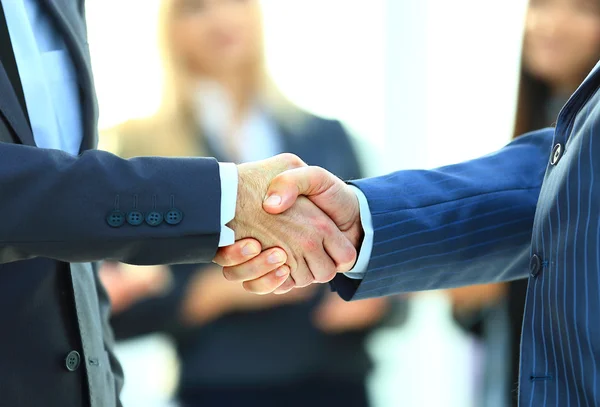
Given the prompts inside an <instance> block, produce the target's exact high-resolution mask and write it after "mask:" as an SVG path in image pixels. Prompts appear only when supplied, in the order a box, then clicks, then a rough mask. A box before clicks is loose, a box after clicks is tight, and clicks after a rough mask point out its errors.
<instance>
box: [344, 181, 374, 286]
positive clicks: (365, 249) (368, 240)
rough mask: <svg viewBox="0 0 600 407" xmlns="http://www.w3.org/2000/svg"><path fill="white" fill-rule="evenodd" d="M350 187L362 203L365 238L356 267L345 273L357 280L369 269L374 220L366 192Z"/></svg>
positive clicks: (361, 215) (361, 210)
mask: <svg viewBox="0 0 600 407" xmlns="http://www.w3.org/2000/svg"><path fill="white" fill-rule="evenodd" d="M350 188H352V191H354V193H355V194H356V197H357V198H358V202H359V205H360V222H361V223H362V227H363V231H364V238H363V242H362V245H361V247H360V251H359V252H358V260H357V261H356V264H355V265H354V268H353V269H352V270H350V271H348V272H346V273H344V275H345V276H346V277H348V278H352V279H355V280H362V278H363V277H364V276H365V273H366V271H367V266H368V265H369V259H370V258H371V251H372V250H373V220H372V219H371V211H370V209H369V202H368V201H367V197H366V196H365V194H363V192H362V191H361V190H360V189H358V188H356V187H355V186H353V185H350Z"/></svg>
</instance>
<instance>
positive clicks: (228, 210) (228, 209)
mask: <svg viewBox="0 0 600 407" xmlns="http://www.w3.org/2000/svg"><path fill="white" fill-rule="evenodd" d="M219 176H220V177H221V234H220V236H219V247H222V246H229V245H232V244H234V243H235V233H234V231H233V230H231V229H230V228H228V227H227V226H225V225H227V224H228V223H229V222H231V221H232V220H233V218H234V216H235V205H236V202H237V191H238V171H237V166H236V165H235V164H233V163H219Z"/></svg>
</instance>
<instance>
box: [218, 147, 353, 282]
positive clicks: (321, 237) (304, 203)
mask: <svg viewBox="0 0 600 407" xmlns="http://www.w3.org/2000/svg"><path fill="white" fill-rule="evenodd" d="M290 156H291V155H289V154H286V155H282V156H277V157H274V158H273V159H271V160H274V161H273V162H271V163H268V161H269V160H265V161H264V162H262V163H263V166H265V165H266V167H267V169H265V168H263V169H262V170H261V169H259V170H258V171H256V169H255V167H251V168H250V169H251V170H252V171H251V173H253V176H252V177H251V178H250V179H246V178H245V177H247V176H248V173H247V172H246V170H245V169H244V168H243V167H242V166H240V187H239V191H240V193H241V195H244V194H245V192H242V191H243V190H244V188H246V187H247V185H248V184H250V183H251V182H252V180H254V181H256V180H259V186H258V188H256V185H255V188H254V189H253V191H261V186H262V182H264V181H265V179H266V181H267V182H266V184H267V185H268V184H269V182H270V185H268V189H267V186H266V185H265V186H264V188H262V191H264V190H267V193H266V195H263V197H264V199H261V200H260V201H261V203H260V204H259V207H260V206H261V207H262V209H264V212H263V214H264V215H265V216H266V217H265V216H263V215H259V216H258V218H254V219H251V220H249V219H250V218H248V217H247V216H245V215H244V211H247V210H249V209H250V210H249V212H250V213H256V208H255V207H254V205H256V192H254V195H255V197H254V198H253V199H252V200H251V202H252V204H250V205H247V204H245V203H244V202H243V201H241V200H240V199H243V198H241V197H240V199H239V200H238V210H239V211H238V212H239V213H236V219H235V220H234V222H232V225H231V226H232V227H233V228H234V230H235V231H236V238H239V237H247V236H254V237H256V238H257V239H258V240H259V241H260V242H261V243H262V245H263V248H264V247H267V248H269V252H268V254H267V252H263V253H261V254H260V255H259V256H258V257H257V258H262V259H263V260H252V261H251V262H243V263H241V262H238V263H235V262H231V261H229V262H225V261H223V260H221V261H219V259H217V260H216V262H217V263H219V264H221V265H223V266H225V267H224V274H225V276H226V277H227V278H228V279H230V280H235V281H242V282H243V284H244V287H245V288H246V290H248V291H251V292H255V293H259V294H264V293H269V292H275V293H277V294H281V293H284V292H287V291H289V290H291V289H292V288H294V287H303V286H306V285H308V284H311V283H314V282H327V281H330V280H331V279H333V277H334V276H335V274H336V273H337V272H346V271H349V270H350V269H351V268H352V266H353V265H354V262H355V261H356V248H358V247H359V246H360V243H361V242H362V237H363V230H362V226H361V223H360V210H359V204H358V199H357V197H356V195H355V194H354V192H353V191H352V190H351V189H350V187H349V186H347V185H346V184H345V183H344V182H343V181H341V180H340V179H338V178H337V177H335V176H334V175H332V174H331V173H329V172H327V171H325V170H324V169H321V168H318V167H308V166H306V165H305V164H304V163H302V164H299V163H298V162H297V161H295V160H299V159H297V157H295V156H291V157H290ZM282 161H283V162H284V163H287V166H288V167H292V168H291V169H290V168H288V169H286V170H285V171H284V172H281V171H279V172H278V173H277V174H275V175H274V176H271V177H270V178H269V176H267V177H265V176H264V173H267V174H273V172H274V171H273V170H272V169H271V170H269V169H268V168H269V165H270V166H271V167H273V166H275V167H277V169H281V168H282ZM290 163H291V164H290ZM248 165H253V166H256V164H248ZM275 172H276V171H275ZM244 173H245V174H244ZM250 195H252V194H250ZM259 195H260V194H259ZM301 195H305V196H306V198H303V197H301ZM309 201H310V202H309ZM315 206H316V207H315ZM249 207H250V208H249ZM317 207H318V208H317ZM259 212H262V211H259ZM244 219H245V220H244ZM259 236H261V237H259ZM240 247H241V246H240V245H239V244H236V245H234V246H229V247H227V248H222V249H221V250H220V251H219V256H220V257H224V258H229V259H231V258H233V257H235V256H236V255H238V257H239V251H240ZM273 247H279V248H273ZM236 253H237V254H236ZM277 255H279V256H281V255H284V256H287V260H286V263H287V265H288V266H289V268H286V269H285V270H286V271H289V277H287V278H286V279H285V281H283V282H281V280H278V279H277V278H275V277H274V276H273V273H275V275H276V274H277V271H276V270H275V268H273V267H269V264H268V262H266V261H265V259H268V257H269V256H277ZM225 263H227V264H225ZM280 274H281V276H280V277H279V278H283V277H284V275H283V272H281V273H280Z"/></svg>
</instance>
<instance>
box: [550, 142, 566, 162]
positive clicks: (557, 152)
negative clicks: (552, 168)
mask: <svg viewBox="0 0 600 407" xmlns="http://www.w3.org/2000/svg"><path fill="white" fill-rule="evenodd" d="M563 151H564V149H563V146H562V144H560V143H557V144H555V145H554V148H552V155H551V156H550V164H552V165H556V164H558V162H559V161H560V158H561V157H562V155H563Z"/></svg>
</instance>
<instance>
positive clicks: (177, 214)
mask: <svg viewBox="0 0 600 407" xmlns="http://www.w3.org/2000/svg"><path fill="white" fill-rule="evenodd" d="M182 219H183V212H181V211H180V210H178V209H171V210H170V211H169V212H167V214H166V216H165V222H167V223H168V224H169V225H177V224H178V223H179V222H181V220H182Z"/></svg>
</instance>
